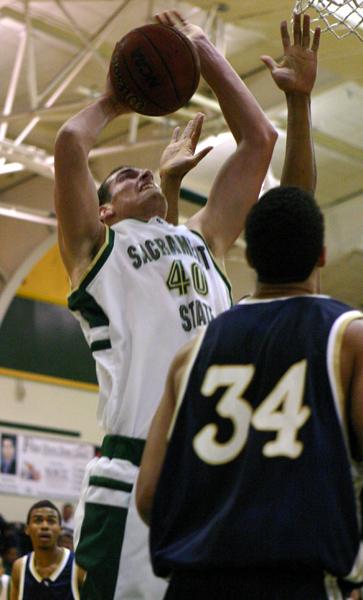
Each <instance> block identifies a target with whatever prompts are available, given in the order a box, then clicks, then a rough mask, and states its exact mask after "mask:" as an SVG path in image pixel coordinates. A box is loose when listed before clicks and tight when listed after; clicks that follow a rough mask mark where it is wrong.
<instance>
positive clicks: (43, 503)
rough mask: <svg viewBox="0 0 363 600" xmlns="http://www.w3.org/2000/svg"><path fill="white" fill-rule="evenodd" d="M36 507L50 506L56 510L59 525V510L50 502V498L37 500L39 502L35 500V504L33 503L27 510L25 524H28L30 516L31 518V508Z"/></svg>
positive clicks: (34, 508)
mask: <svg viewBox="0 0 363 600" xmlns="http://www.w3.org/2000/svg"><path fill="white" fill-rule="evenodd" d="M37 508H52V509H53V510H55V511H56V513H57V515H58V521H59V525H60V524H61V523H62V517H61V514H60V511H59V509H58V508H57V507H56V505H55V504H53V502H51V501H50V500H39V502H36V503H35V504H33V505H32V506H31V507H30V508H29V510H28V515H27V518H26V524H27V525H29V523H30V518H31V514H32V512H33V510H36V509H37Z"/></svg>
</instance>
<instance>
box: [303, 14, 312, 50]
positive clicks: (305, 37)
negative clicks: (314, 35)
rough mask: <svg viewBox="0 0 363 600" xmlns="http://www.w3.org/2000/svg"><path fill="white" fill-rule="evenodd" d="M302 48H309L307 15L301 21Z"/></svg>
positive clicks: (308, 18) (308, 20)
mask: <svg viewBox="0 0 363 600" xmlns="http://www.w3.org/2000/svg"><path fill="white" fill-rule="evenodd" d="M302 47H303V48H310V17H309V15H307V14H305V15H304V19H303V34H302Z"/></svg>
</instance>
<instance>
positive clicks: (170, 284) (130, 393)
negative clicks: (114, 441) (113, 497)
mask: <svg viewBox="0 0 363 600" xmlns="http://www.w3.org/2000/svg"><path fill="white" fill-rule="evenodd" d="M68 306H69V308H70V310H71V311H72V312H73V313H74V314H75V316H76V317H77V319H79V321H80V323H81V327H82V329H83V332H84V335H85V337H86V340H87V342H88V344H89V346H90V348H91V351H92V353H93V357H94V359H95V361H96V369H97V377H98V382H99V388H100V400H99V408H98V419H99V422H100V425H101V426H102V427H103V428H104V429H105V430H106V432H107V433H109V434H115V435H125V436H130V437H136V438H146V435H147V431H148V428H149V425H150V421H151V419H152V417H153V415H154V413H155V410H156V408H157V406H158V404H159V400H160V398H161V395H162V392H163V389H164V384H165V379H166V375H167V372H168V368H169V365H170V363H171V360H172V359H173V358H174V355H175V354H176V352H177V350H178V349H179V348H180V347H181V346H182V345H183V344H184V343H186V342H187V341H188V340H189V339H190V338H192V337H194V335H195V334H196V333H197V332H198V331H199V330H200V328H202V327H205V326H206V325H207V324H208V323H209V322H210V321H211V320H212V319H213V318H214V317H215V316H216V315H218V314H220V313H221V312H223V311H224V310H226V309H227V308H229V307H230V306H231V293H230V285H229V283H228V280H227V279H226V277H225V276H224V274H223V273H222V272H221V271H220V270H219V268H218V266H217V265H216V263H215V262H214V260H213V258H212V256H211V254H210V252H209V250H208V248H207V246H206V244H205V242H204V240H203V239H202V237H201V236H200V235H199V234H197V233H194V232H192V231H190V230H189V229H188V228H187V227H185V226H184V225H179V226H174V225H170V224H169V223H166V221H164V220H163V219H161V218H159V217H154V218H152V219H151V220H150V221H148V222H147V223H145V222H143V221H138V220H136V219H126V220H124V221H121V222H120V223H117V224H116V225H114V226H113V227H112V228H111V229H108V230H107V236H106V241H105V244H104V245H103V247H102V248H101V249H100V251H99V252H98V254H97V256H96V257H95V259H94V261H93V263H92V264H91V266H90V268H89V269H88V271H87V273H86V274H85V276H84V278H83V280H82V281H81V283H80V285H79V287H78V288H77V289H76V290H75V291H73V292H72V293H71V295H70V296H69V298H68Z"/></svg>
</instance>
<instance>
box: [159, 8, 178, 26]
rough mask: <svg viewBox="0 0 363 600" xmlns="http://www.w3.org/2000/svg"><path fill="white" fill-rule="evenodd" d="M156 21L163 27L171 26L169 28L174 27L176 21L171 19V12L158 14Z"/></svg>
mask: <svg viewBox="0 0 363 600" xmlns="http://www.w3.org/2000/svg"><path fill="white" fill-rule="evenodd" d="M155 19H156V20H157V21H158V23H160V24H161V25H169V27H174V21H173V19H172V17H171V14H170V11H164V12H162V13H158V14H156V15H155Z"/></svg>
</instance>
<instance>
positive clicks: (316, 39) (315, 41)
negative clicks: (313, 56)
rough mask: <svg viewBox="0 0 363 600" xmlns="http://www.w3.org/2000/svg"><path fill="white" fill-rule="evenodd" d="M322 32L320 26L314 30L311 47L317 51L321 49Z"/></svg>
mask: <svg viewBox="0 0 363 600" xmlns="http://www.w3.org/2000/svg"><path fill="white" fill-rule="evenodd" d="M320 34H321V29H320V27H317V28H316V29H315V31H314V37H313V43H312V44H311V49H312V51H313V52H315V53H316V52H317V51H318V50H319V44H320Z"/></svg>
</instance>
